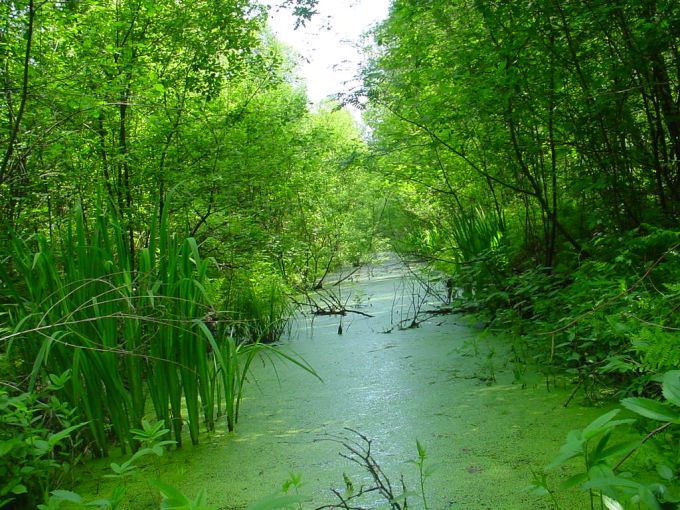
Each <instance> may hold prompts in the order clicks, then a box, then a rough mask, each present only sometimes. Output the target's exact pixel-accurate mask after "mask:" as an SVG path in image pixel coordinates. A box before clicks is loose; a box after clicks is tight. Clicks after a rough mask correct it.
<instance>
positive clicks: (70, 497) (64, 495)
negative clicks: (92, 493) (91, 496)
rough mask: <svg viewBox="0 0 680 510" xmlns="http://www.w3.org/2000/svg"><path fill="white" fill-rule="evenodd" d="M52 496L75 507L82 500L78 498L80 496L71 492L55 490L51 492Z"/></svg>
mask: <svg viewBox="0 0 680 510" xmlns="http://www.w3.org/2000/svg"><path fill="white" fill-rule="evenodd" d="M52 495H53V496H54V497H56V498H59V499H63V500H64V501H68V502H69V503H75V504H77V505H79V504H80V503H82V501H83V498H82V497H80V494H78V493H76V492H72V491H65V490H56V491H52Z"/></svg>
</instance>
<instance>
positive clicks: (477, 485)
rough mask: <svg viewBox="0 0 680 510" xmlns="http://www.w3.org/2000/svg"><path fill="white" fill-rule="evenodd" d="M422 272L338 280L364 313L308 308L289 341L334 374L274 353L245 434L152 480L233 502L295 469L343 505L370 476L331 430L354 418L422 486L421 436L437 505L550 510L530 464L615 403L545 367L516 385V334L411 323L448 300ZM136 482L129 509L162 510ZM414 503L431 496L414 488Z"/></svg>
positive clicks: (389, 269)
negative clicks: (558, 382)
mask: <svg viewBox="0 0 680 510" xmlns="http://www.w3.org/2000/svg"><path fill="white" fill-rule="evenodd" d="M420 280H422V276H417V277H416V276H414V275H413V274H411V273H409V272H408V271H405V270H404V268H403V267H402V266H400V265H399V264H398V263H397V262H395V261H388V262H387V263H384V264H382V265H381V266H378V267H369V268H365V269H363V270H362V271H360V272H358V273H356V274H354V275H353V277H352V278H349V279H348V280H346V281H344V282H343V283H342V284H341V285H340V286H338V287H332V286H330V285H326V289H328V290H327V291H328V292H332V293H333V294H334V295H335V296H336V297H338V298H339V299H340V300H341V301H342V302H343V303H346V306H347V308H350V309H354V310H357V311H360V312H362V314H359V313H348V314H347V315H345V316H339V315H331V316H313V315H311V314H307V315H301V316H300V317H298V319H297V321H296V324H295V326H294V327H293V328H292V330H291V333H290V335H289V338H288V339H287V340H286V341H285V347H284V348H285V349H286V350H287V351H288V352H290V353H295V354H297V355H299V356H301V357H303V358H304V359H305V360H306V361H307V362H308V363H310V364H311V365H312V366H313V367H314V369H315V370H316V371H317V372H318V373H319V375H320V376H321V378H322V379H323V382H321V381H319V380H318V379H316V378H314V377H312V376H311V375H309V374H308V373H305V372H304V371H302V370H301V369H299V368H297V367H295V366H292V365H290V364H284V363H281V362H276V363H275V364H274V365H272V363H271V362H269V361H263V363H261V364H258V365H257V366H256V367H255V368H254V372H253V377H251V384H250V386H249V387H248V388H247V389H246V395H245V397H244V400H243V403H242V407H241V413H240V421H239V424H238V426H237V430H236V432H235V433H233V434H228V433H226V425H224V424H221V425H220V426H219V427H218V429H219V431H218V432H217V433H216V434H213V435H211V436H206V437H204V438H202V443H201V444H200V445H199V446H197V447H191V446H188V447H186V448H184V449H183V450H182V451H178V452H170V453H168V454H166V456H164V457H163V458H162V459H160V462H156V463H154V465H151V466H149V467H148V468H147V476H151V477H160V479H162V480H164V481H166V482H169V483H171V484H174V485H175V486H177V487H179V488H181V489H182V490H183V491H184V492H185V493H187V494H188V495H193V494H196V493H197V492H198V491H199V490H200V489H203V488H205V489H206V490H207V492H208V502H209V503H210V504H214V505H216V506H217V507H218V508H220V509H225V510H226V509H244V508H246V507H247V506H248V505H249V504H250V503H252V502H254V501H257V500H258V499H260V498H262V497H264V496H267V495H269V494H272V493H275V492H277V491H278V490H280V487H281V485H282V483H283V482H285V480H286V479H288V478H290V475H291V473H293V474H296V475H301V476H302V480H303V482H304V485H303V486H302V488H301V489H300V493H301V494H303V495H305V496H307V497H308V498H309V499H308V502H307V503H303V504H302V508H304V509H313V508H316V507H317V506H320V505H322V504H327V503H330V502H333V501H336V500H335V499H334V496H333V494H332V493H331V491H330V489H331V488H336V489H339V490H344V487H345V484H344V482H343V473H345V474H346V475H347V476H348V477H349V478H350V479H351V480H352V482H353V484H354V486H355V488H356V487H359V486H361V485H362V483H369V481H370V480H369V479H368V477H367V474H366V473H365V472H364V471H363V470H362V469H361V468H360V467H359V466H356V465H354V464H352V463H351V462H349V461H348V460H347V459H346V458H344V457H342V456H341V455H340V454H341V453H346V452H345V450H344V449H343V447H342V445H341V444H339V443H338V442H337V441H334V440H333V438H337V437H338V436H340V437H346V438H353V437H355V436H353V435H352V434H353V433H351V432H349V431H347V430H346V428H351V429H354V430H356V431H359V432H360V433H361V434H363V435H365V436H366V437H368V438H370V439H371V440H372V441H373V443H372V452H373V454H374V457H375V458H376V460H377V461H378V462H379V463H380V465H381V466H382V468H383V470H384V471H385V473H386V474H387V475H388V476H389V477H390V478H391V479H392V481H393V483H394V484H395V485H397V486H398V485H399V477H400V476H401V475H403V476H404V480H405V483H406V486H407V487H408V488H409V489H412V490H415V489H417V488H418V478H417V468H416V467H415V466H414V465H413V464H411V463H408V461H409V460H410V459H415V458H416V457H417V450H416V440H418V441H420V443H421V444H422V445H423V447H424V448H425V450H426V452H427V460H426V462H427V464H428V465H431V466H433V467H434V471H433V473H432V475H431V476H430V477H429V478H428V479H427V481H426V485H425V491H426V493H427V496H428V501H429V508H430V509H432V510H446V509H449V508H456V509H469V510H474V509H504V510H512V509H541V508H551V505H550V503H549V501H548V500H544V499H541V498H538V497H535V496H532V495H530V494H529V493H528V492H527V490H526V488H527V486H529V484H530V482H531V479H532V470H541V469H542V468H543V466H545V465H546V464H548V463H549V462H550V461H551V460H552V458H553V457H554V456H555V455H556V453H557V451H558V450H559V446H560V445H561V444H562V442H563V440H564V438H565V436H566V434H567V432H568V431H569V430H570V429H571V428H578V427H582V426H585V425H586V424H587V423H589V422H590V421H592V420H593V419H594V418H595V417H597V416H599V415H600V414H602V413H603V412H604V410H602V409H593V408H584V407H580V406H579V405H578V403H577V402H576V400H577V399H576V400H575V401H574V402H572V403H571V404H570V406H569V407H568V408H564V407H563V403H564V402H565V400H566V399H567V397H568V393H569V388H562V389H560V388H558V389H552V391H550V392H548V391H547V390H546V386H545V382H544V379H543V378H542V376H540V375H539V374H535V375H534V377H529V381H530V382H529V384H527V385H526V387H525V388H522V387H521V385H520V384H516V383H515V382H514V381H513V379H514V378H513V371H512V368H513V363H512V362H510V361H509V359H510V356H509V355H508V353H509V348H508V346H509V344H510V343H511V339H508V338H507V337H503V336H501V335H500V334H498V333H490V332H488V331H483V330H481V329H480V328H479V327H478V326H476V325H474V324H473V323H472V322H471V321H466V320H465V319H464V318H462V317H461V316H455V315H449V316H442V315H439V316H434V317H432V318H430V319H428V320H425V321H424V322H422V323H420V325H419V327H417V328H406V329H403V328H400V327H399V324H400V323H401V324H402V325H408V324H410V319H411V318H412V317H413V313H414V311H415V310H418V309H420V310H422V309H426V308H428V307H431V306H432V305H431V304H428V301H436V300H437V297H436V296H429V297H428V296H424V295H423V291H422V285H421V284H420V283H419V281H420ZM441 289H442V286H441V284H439V291H438V294H440V297H441V294H445V293H446V292H445V290H444V291H443V292H442V290H441ZM444 289H445V288H444ZM435 294H437V292H435ZM364 314H365V315H364ZM367 315H370V316H371V317H368V316H367ZM340 326H341V327H342V328H341V329H342V334H338V332H339V327H340ZM493 379H495V381H493ZM568 475H569V473H568V472H565V471H564V470H563V469H558V470H555V471H552V472H550V473H549V480H551V482H552V483H553V485H558V484H559V481H560V480H563V479H564V478H566V477H567V476H568ZM139 478H143V477H139ZM129 483H130V484H131V486H130V487H129V490H128V493H129V494H130V495H131V496H130V497H129V498H128V499H129V501H128V502H127V505H128V507H129V508H150V507H151V506H152V504H153V503H152V501H153V497H154V496H153V494H154V491H153V490H152V488H150V486H148V485H146V486H145V484H144V482H143V481H139V480H133V481H131V482H129ZM106 490H107V489H106V487H104V486H102V487H100V488H99V491H100V492H104V491H106ZM90 491H92V492H96V490H93V489H92V487H90ZM559 498H560V500H561V507H562V508H566V509H579V508H587V507H589V505H588V503H587V501H586V499H585V497H583V496H582V495H580V494H579V493H576V492H572V493H562V494H560V495H559ZM378 502H379V500H378V499H376V501H375V506H376V507H377V505H378ZM409 507H410V508H422V502H421V501H418V500H417V499H416V498H412V499H411V501H410V505H409Z"/></svg>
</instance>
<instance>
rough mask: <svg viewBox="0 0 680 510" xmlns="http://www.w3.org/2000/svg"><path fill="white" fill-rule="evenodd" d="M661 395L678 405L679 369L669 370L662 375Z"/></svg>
mask: <svg viewBox="0 0 680 510" xmlns="http://www.w3.org/2000/svg"><path fill="white" fill-rule="evenodd" d="M663 396H664V397H666V400H668V401H669V402H672V403H673V404H675V405H676V406H678V407H680V370H671V371H670V372H666V373H665V374H664V376H663Z"/></svg>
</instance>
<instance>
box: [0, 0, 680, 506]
mask: <svg viewBox="0 0 680 510" xmlns="http://www.w3.org/2000/svg"><path fill="white" fill-rule="evenodd" d="M281 5H282V6H284V7H286V8H291V9H292V10H293V12H294V13H295V14H296V16H297V17H298V23H299V24H304V23H305V21H307V20H309V19H310V17H311V16H312V15H313V14H314V13H315V5H316V2H315V0H285V1H282V2H281ZM266 18H267V9H266V8H265V7H263V6H262V5H259V4H258V3H256V2H254V1H250V0H190V1H185V2H177V1H172V0H161V1H151V0H115V1H109V2H95V1H90V0H65V1H55V2H35V1H34V0H17V1H7V2H3V3H2V4H1V5H0V22H1V25H0V65H1V66H2V72H1V77H2V79H1V80H0V88H1V89H2V95H1V96H0V118H1V120H0V149H1V152H0V158H1V160H0V215H1V216H0V250H1V251H0V253H2V260H1V262H0V305H2V311H1V314H0V328H1V329H0V340H2V344H0V383H2V386H3V388H0V413H1V414H0V435H1V436H0V452H2V456H0V457H1V459H0V474H2V476H3V479H7V480H9V482H7V483H5V485H4V486H3V487H2V489H1V490H0V507H2V506H4V505H18V507H19V506H21V505H22V504H23V505H35V504H37V503H39V502H41V501H44V500H47V497H48V492H49V489H50V488H52V487H54V486H55V484H57V483H58V481H59V479H60V478H62V477H63V476H65V474H66V473H67V472H68V464H69V462H71V461H72V460H73V457H74V456H77V454H78V453H76V452H80V453H83V454H85V453H87V452H93V453H94V454H95V455H106V454H107V453H108V451H109V449H110V448H111V446H112V445H114V444H115V445H117V446H120V447H122V448H123V449H126V448H127V449H129V450H131V451H133V452H134V451H146V450H145V448H147V447H149V445H145V444H144V441H142V440H141V439H140V437H142V436H143V434H142V436H140V435H139V434H140V431H142V432H143V429H142V427H144V430H146V429H147V428H148V429H149V430H151V431H152V432H153V430H155V431H156V432H153V434H154V438H155V439H159V440H161V439H162V438H163V437H172V438H173V441H174V442H176V443H177V444H178V445H181V443H182V440H183V433H187V434H188V436H189V438H190V440H191V441H192V442H194V443H195V442H197V441H198V440H199V436H200V432H201V426H203V429H205V430H212V429H213V428H214V427H215V426H216V425H215V424H216V421H217V419H218V418H219V417H220V416H221V415H225V417H226V418H225V421H226V426H227V428H228V429H229V430H233V428H234V427H235V425H236V421H237V419H238V411H239V404H240V400H241V396H242V392H243V387H244V384H245V382H246V374H247V373H248V369H249V366H250V364H251V363H252V361H253V360H254V359H255V357H256V356H257V354H258V353H259V352H262V351H267V352H270V353H271V354H273V355H278V356H281V357H283V358H285V359H286V360H288V361H291V362H293V363H297V364H298V365H299V366H301V367H302V368H305V369H307V370H308V371H310V372H312V373H313V369H312V368H311V367H308V366H307V365H306V364H305V363H304V361H303V360H299V359H294V358H291V357H290V356H288V355H285V354H282V353H281V352H280V351H277V350H276V349H275V348H273V347H271V345H270V343H272V342H276V341H277V340H278V339H279V338H280V336H281V335H282V333H283V332H284V331H285V328H286V323H287V319H288V317H289V316H290V314H291V313H292V308H291V301H290V300H289V297H290V295H291V294H292V293H293V292H299V291H300V290H309V289H314V288H320V287H321V286H322V284H323V283H324V278H325V277H326V276H327V275H328V274H329V272H330V271H331V270H333V269H334V268H336V267H339V266H340V265H342V264H348V263H351V264H354V265H359V264H361V263H362V262H364V261H365V260H366V259H367V258H368V257H369V256H370V254H371V253H372V252H374V251H376V250H377V249H378V248H379V247H380V246H383V244H381V243H382V242H383V241H382V240H383V239H384V238H385V237H389V238H390V240H391V242H392V246H393V247H394V249H395V250H396V251H400V252H405V253H409V254H417V255H418V256H420V257H422V258H425V259H428V260H431V261H432V262H433V263H434V264H435V265H436V266H437V268H438V269H439V270H441V271H443V272H444V273H446V274H447V275H449V276H450V281H449V283H448V286H449V288H450V289H451V291H452V296H451V297H452V298H453V299H454V300H460V301H465V302H467V303H468V305H469V303H470V302H472V303H473V304H474V307H475V308H477V309H479V310H480V311H481V313H483V314H485V316H486V318H487V319H488V323H489V324H490V325H493V326H494V327H498V328H502V329H503V330H505V331H510V333H511V334H510V335H509V338H510V341H511V342H512V349H513V352H514V355H515V360H514V363H515V365H516V367H515V377H516V379H517V382H520V383H522V384H525V383H526V381H525V375H526V374H527V373H528V372H530V371H531V370H539V371H541V372H543V373H544V374H545V375H546V377H547V379H548V380H549V377H550V375H551V374H554V373H555V372H557V371H564V370H566V371H567V372H568V373H571V374H573V376H574V382H575V383H576V385H577V386H576V388H577V389H578V388H583V389H584V390H585V392H584V393H585V395H586V397H587V398H588V399H591V400H593V399H596V398H597V397H598V394H599V393H598V389H599V388H601V387H602V386H607V387H613V388H614V389H615V392H616V393H617V395H618V396H620V397H624V396H625V397H627V400H624V405H626V407H628V408H629V409H630V410H632V411H634V412H636V413H638V414H639V415H641V416H643V417H645V418H648V419H651V420H657V421H659V420H661V421H663V420H664V419H666V418H667V423H669V424H671V425H672V426H671V425H668V426H665V427H663V428H661V427H659V428H658V430H657V431H656V432H655V433H654V434H653V435H652V436H650V437H648V438H647V439H645V440H644V441H643V443H644V442H648V443H649V444H652V443H654V442H655V441H657V440H658V441H657V443H658V444H657V445H656V446H657V453H654V454H650V456H649V458H652V457H653V456H654V455H656V456H657V458H662V461H659V462H657V461H654V462H652V461H649V462H650V463H652V464H654V465H655V466H656V469H657V471H658V472H659V473H660V475H661V476H662V478H664V480H666V482H668V483H666V482H664V484H665V485H664V484H659V483H656V485H655V484H654V483H651V484H648V483H645V484H638V485H630V484H629V485H628V486H626V485H625V483H624V482H622V481H621V480H620V479H619V477H618V473H615V471H616V468H617V467H618V466H616V467H615V468H614V469H611V468H612V466H611V465H610V464H607V462H609V460H610V459H609V458H610V457H611V458H613V456H614V455H613V454H611V455H609V456H607V455H604V453H603V452H609V453H611V452H612V451H613V450H609V449H605V445H606V443H607V441H608V440H609V437H610V434H611V431H612V430H614V429H619V428H623V426H624V425H628V422H627V421H625V422H624V421H617V420H612V418H613V416H614V415H613V414H612V415H608V416H607V417H606V419H602V420H600V421H598V422H597V423H596V424H595V425H593V426H591V427H590V428H588V429H586V431H584V432H583V433H582V434H581V435H573V436H570V439H569V440H568V443H567V444H568V445H570V446H569V447H567V448H566V453H565V454H564V455H562V457H561V458H560V459H561V460H560V461H563V460H567V459H570V458H573V457H575V456H577V455H581V454H582V455H583V456H584V458H586V459H590V460H591V461H592V459H593V457H592V456H591V453H592V452H591V449H590V448H591V446H592V445H590V443H589V442H590V441H591V440H594V438H596V437H597V438H599V439H598V440H599V441H601V442H602V443H601V444H602V447H601V448H599V449H598V448H596V453H598V454H602V455H600V457H601V458H602V462H599V461H598V462H589V461H588V460H587V461H586V465H587V466H586V467H587V471H588V472H587V473H586V479H589V480H590V481H589V482H587V483H586V486H587V487H588V488H589V489H590V490H593V489H597V490H599V491H600V492H602V493H605V494H608V495H609V496H611V497H612V498H617V499H618V500H620V501H624V500H625V501H626V502H632V503H631V504H633V503H635V501H636V500H635V498H638V500H641V501H642V503H643V504H645V505H647V506H648V507H650V508H656V507H657V506H655V505H660V504H668V505H670V504H673V502H674V499H673V498H675V497H676V496H674V495H673V494H671V495H669V494H670V492H668V491H667V492H666V493H665V494H662V492H663V491H661V489H659V487H660V486H663V487H666V486H668V487H670V488H671V489H672V490H675V489H674V487H675V488H677V480H678V477H679V475H678V473H680V471H679V466H680V456H678V454H677V434H678V428H677V409H675V408H672V411H671V412H670V414H664V413H663V412H661V411H659V409H666V410H668V408H671V407H672V406H676V407H677V405H678V395H677V391H676V390H677V375H678V372H677V369H678V367H680V337H679V336H678V330H679V329H680V314H678V308H679V307H680V284H679V283H678V281H679V279H680V230H679V229H678V220H680V4H678V2H675V1H672V0H617V1H594V2H580V1H576V0H532V1H529V0H521V1H513V2H501V1H491V2H487V1H481V0H479V1H478V0H457V1H451V0H428V1H420V0H394V2H393V4H392V7H391V10H390V15H389V17H388V19H386V20H385V21H384V22H383V23H382V24H380V25H379V26H378V27H376V29H375V30H374V33H373V36H374V44H373V45H372V47H371V48H369V49H367V51H368V53H369V55H370V60H369V62H368V64H367V65H366V66H365V68H364V69H363V71H362V72H363V80H364V81H363V87H361V89H360V90H357V91H355V92H354V93H353V94H352V95H350V96H348V98H347V101H349V102H352V103H354V104H355V105H364V106H365V107H366V120H367V122H368V124H369V129H368V130H367V133H368V135H367V136H368V138H369V140H368V143H367V142H366V141H365V140H364V139H363V138H362V136H361V135H360V133H359V130H358V129H357V127H356V126H355V124H354V122H353V120H352V117H351V115H350V114H349V113H348V112H347V111H345V110H343V109H342V108H340V106H339V105H338V104H336V103H335V102H331V101H328V102H326V103H322V104H321V105H317V106H315V107H314V108H313V109H311V108H310V107H309V106H308V104H307V98H306V96H305V91H304V87H303V86H302V85H300V83H298V80H297V78H296V77H295V68H294V60H295V57H294V56H292V55H291V54H290V52H289V50H287V49H286V48H283V47H282V46H281V45H280V44H279V43H278V42H277V41H276V40H274V38H273V37H272V36H271V34H270V33H269V32H268V31H267V28H266ZM470 308H471V307H470ZM529 366H531V367H532V368H531V369H528V368H527V367H529ZM536 367H539V368H536ZM664 374H666V375H664ZM668 374H671V375H668ZM662 381H663V386H661V385H660V384H659V383H660V382H662ZM5 388H6V389H5ZM669 388H670V389H669ZM662 394H663V396H665V398H666V399H667V400H668V401H669V402H670V404H658V405H660V406H662V407H661V408H658V407H655V406H656V405H657V404H655V403H653V402H654V401H652V400H649V398H650V397H660V396H661V395H662ZM633 395H634V396H633ZM631 399H633V400H631ZM634 399H638V400H634ZM650 402H651V403H650ZM664 406H665V407H664ZM650 409H651V411H650ZM149 413H153V414H154V415H155V417H156V419H157V425H150V424H149V423H148V422H147V421H145V417H146V416H148V414H149ZM153 427H156V428H155V429H154V428H153ZM165 427H167V429H166V428H165ZM15 430H20V431H21V433H20V434H18V435H16V434H14V433H13V432H14V431H15ZM149 433H151V432H149ZM659 438H662V439H659ZM648 439H650V441H647V440H648ZM67 441H70V444H69V447H68V448H67V447H66V446H65V445H66V443H67ZM663 441H666V442H667V443H670V444H671V445H672V444H675V445H676V449H675V450H673V448H672V446H671V447H667V444H665V443H663ZM163 444H165V443H163ZM140 448H141V450H140ZM638 448H639V446H635V447H633V449H635V450H637V449H638ZM621 451H625V448H623V449H622V450H621ZM659 451H660V452H661V453H658V452H659ZM616 452H617V453H619V450H616ZM133 457H134V455H133ZM23 465H25V466H26V469H23V468H19V469H17V467H18V466H23ZM659 466H662V467H659ZM605 467H606V469H609V470H610V471H607V470H606V469H605ZM593 469H596V470H599V471H597V474H598V476H599V482H597V481H593V479H595V478H597V476H595V475H594V474H593V473H594V471H593ZM603 473H604V474H603ZM669 473H670V474H669ZM605 475H606V476H605ZM589 477H590V478H589ZM603 477H604V479H605V481H603ZM607 481H608V482H607ZM598 483H599V485H597V484H598ZM607 483H609V485H607ZM617 483H618V485H617ZM636 483H637V482H636ZM671 489H669V491H671V492H672V490H671ZM161 490H162V491H164V494H166V495H167V494H170V493H172V490H173V489H172V488H168V487H164V488H161ZM664 490H665V489H664ZM627 491H628V492H627ZM636 491H637V492H636ZM180 496H181V495H180ZM180 496H176V498H175V499H177V500H180V499H181V497H180ZM67 497H71V496H67ZM173 497H175V496H173ZM199 499H200V498H199ZM55 504H57V503H55ZM197 505H198V503H197Z"/></svg>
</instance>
